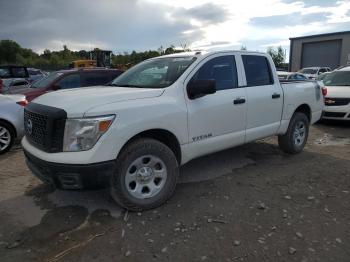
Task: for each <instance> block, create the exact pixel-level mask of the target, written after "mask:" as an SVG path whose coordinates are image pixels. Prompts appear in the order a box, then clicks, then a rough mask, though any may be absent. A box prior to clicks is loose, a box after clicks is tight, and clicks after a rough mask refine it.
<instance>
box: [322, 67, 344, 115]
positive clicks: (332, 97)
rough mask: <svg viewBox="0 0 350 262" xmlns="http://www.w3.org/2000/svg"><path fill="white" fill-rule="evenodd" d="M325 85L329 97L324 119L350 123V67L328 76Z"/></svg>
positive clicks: (326, 99)
mask: <svg viewBox="0 0 350 262" xmlns="http://www.w3.org/2000/svg"><path fill="white" fill-rule="evenodd" d="M323 84H324V86H325V87H326V88H327V95H326V97H325V108H324V112H323V116H322V118H324V119H335V120H345V121H350V66H347V67H343V68H342V69H339V70H335V71H333V72H331V73H329V74H327V75H326V76H325V78H324V79H323Z"/></svg>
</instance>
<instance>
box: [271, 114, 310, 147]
mask: <svg viewBox="0 0 350 262" xmlns="http://www.w3.org/2000/svg"><path fill="white" fill-rule="evenodd" d="M308 135H309V119H308V118H307V116H306V115H305V114H303V113H300V112H297V113H295V114H294V115H293V117H292V119H291V120H290V123H289V127H288V130H287V133H286V134H284V135H281V136H278V144H279V146H280V148H281V149H282V150H283V151H284V152H286V153H289V154H297V153H300V152H301V151H302V150H303V149H304V146H305V144H306V142H307V138H308Z"/></svg>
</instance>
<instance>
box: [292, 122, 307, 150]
mask: <svg viewBox="0 0 350 262" xmlns="http://www.w3.org/2000/svg"><path fill="white" fill-rule="evenodd" d="M305 135H306V127H305V124H304V122H302V121H299V122H297V123H296V125H295V129H294V145H296V146H301V145H302V144H303V143H304V141H305Z"/></svg>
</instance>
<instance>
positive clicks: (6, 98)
mask: <svg viewBox="0 0 350 262" xmlns="http://www.w3.org/2000/svg"><path fill="white" fill-rule="evenodd" d="M27 104H28V101H27V100H26V99H25V96H24V95H0V154H4V153H6V152H7V151H9V150H10V149H11V147H12V145H13V143H14V142H15V140H19V139H21V138H22V136H23V133H24V129H23V108H24V106H26V105H27Z"/></svg>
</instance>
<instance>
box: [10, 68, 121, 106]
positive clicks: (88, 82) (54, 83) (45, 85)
mask: <svg viewBox="0 0 350 262" xmlns="http://www.w3.org/2000/svg"><path fill="white" fill-rule="evenodd" d="M121 73H122V71H120V70H117V69H104V68H93V69H92V68H82V69H70V70H62V71H57V72H53V73H51V74H49V75H48V76H45V77H43V78H42V79H40V80H38V81H36V82H34V83H33V84H32V85H31V86H30V88H25V89H19V90H16V91H15V93H17V94H24V95H25V96H26V99H27V100H28V101H29V102H30V101H32V100H33V99H34V98H36V97H38V96H40V95H42V94H45V93H47V92H51V91H56V90H61V89H69V88H78V87H87V86H98V85H106V84H108V83H109V82H111V81H112V80H113V79H115V78H117V77H118V76H119V75H120V74H121Z"/></svg>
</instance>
